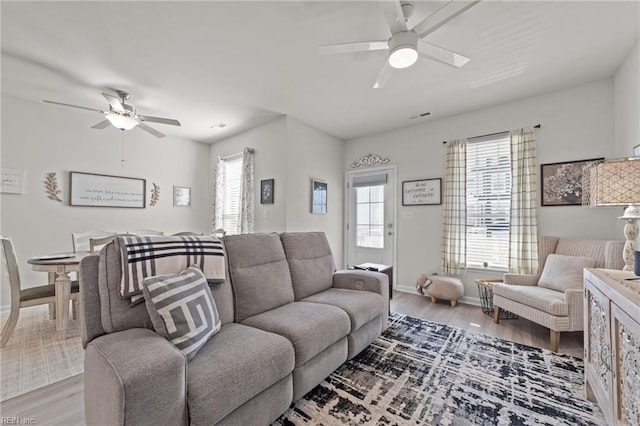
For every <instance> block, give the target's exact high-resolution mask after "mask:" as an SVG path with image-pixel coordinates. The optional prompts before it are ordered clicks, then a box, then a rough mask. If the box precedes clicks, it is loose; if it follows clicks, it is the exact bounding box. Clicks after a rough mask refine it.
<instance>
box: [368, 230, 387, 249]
mask: <svg viewBox="0 0 640 426" xmlns="http://www.w3.org/2000/svg"><path fill="white" fill-rule="evenodd" d="M369 233H370V235H371V237H370V241H369V244H370V245H369V247H373V248H380V249H381V248H384V226H373V225H372V226H370V227H369Z"/></svg>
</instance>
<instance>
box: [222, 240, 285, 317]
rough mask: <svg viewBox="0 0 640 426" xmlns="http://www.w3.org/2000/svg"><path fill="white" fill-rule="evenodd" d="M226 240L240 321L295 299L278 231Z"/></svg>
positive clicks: (236, 308) (236, 310) (230, 273)
mask: <svg viewBox="0 0 640 426" xmlns="http://www.w3.org/2000/svg"><path fill="white" fill-rule="evenodd" d="M224 242H225V246H226V248H227V260H228V262H229V275H230V276H231V285H232V286H233V292H234V293H235V314H236V321H237V322H240V321H243V320H245V319H246V318H248V317H251V316H253V315H257V314H260V313H262V312H265V311H268V310H270V309H273V308H277V307H278V306H282V305H285V304H287V303H291V302H293V288H292V286H291V273H290V272H289V265H288V264H287V259H286V257H285V254H284V249H283V248H282V243H281V242H280V237H279V236H278V234H242V235H229V236H227V237H225V239H224Z"/></svg>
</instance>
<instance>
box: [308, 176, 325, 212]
mask: <svg viewBox="0 0 640 426" xmlns="http://www.w3.org/2000/svg"><path fill="white" fill-rule="evenodd" d="M311 213H313V214H326V213H327V183H326V182H324V181H322V180H319V179H311Z"/></svg>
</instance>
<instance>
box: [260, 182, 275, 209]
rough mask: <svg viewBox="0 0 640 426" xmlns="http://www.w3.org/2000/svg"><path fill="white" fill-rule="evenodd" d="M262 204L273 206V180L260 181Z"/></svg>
mask: <svg viewBox="0 0 640 426" xmlns="http://www.w3.org/2000/svg"><path fill="white" fill-rule="evenodd" d="M260 204H273V179H264V180H261V181H260Z"/></svg>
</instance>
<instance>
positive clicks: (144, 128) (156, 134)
mask: <svg viewBox="0 0 640 426" xmlns="http://www.w3.org/2000/svg"><path fill="white" fill-rule="evenodd" d="M138 127H139V128H141V129H142V130H144V131H146V132H149V133H151V134H152V135H153V136H155V137H156V138H164V134H162V133H160V132H159V131H157V130H156V129H154V128H152V127H149V126H147V125H146V124H144V123H138Z"/></svg>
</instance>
